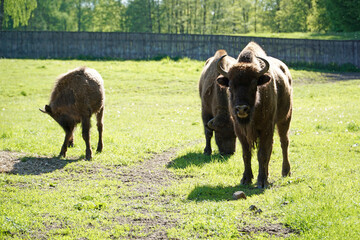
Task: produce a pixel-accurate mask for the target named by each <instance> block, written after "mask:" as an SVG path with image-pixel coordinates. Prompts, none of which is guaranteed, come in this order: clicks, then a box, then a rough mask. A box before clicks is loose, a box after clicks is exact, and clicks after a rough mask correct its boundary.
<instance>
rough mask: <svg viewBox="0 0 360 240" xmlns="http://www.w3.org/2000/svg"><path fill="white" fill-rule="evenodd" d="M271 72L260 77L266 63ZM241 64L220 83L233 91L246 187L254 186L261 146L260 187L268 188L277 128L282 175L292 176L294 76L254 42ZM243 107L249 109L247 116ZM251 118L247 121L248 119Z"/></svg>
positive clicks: (232, 106) (232, 111) (245, 50)
mask: <svg viewBox="0 0 360 240" xmlns="http://www.w3.org/2000/svg"><path fill="white" fill-rule="evenodd" d="M256 56H259V57H262V58H264V59H266V60H267V61H268V62H269V65H270V68H269V70H268V71H267V73H265V74H264V75H262V76H258V75H257V73H259V71H260V70H261V69H262V68H263V67H264V65H265V63H264V62H263V61H261V60H259V59H258V58H256ZM237 60H238V62H237V63H236V64H234V65H232V66H231V67H230V69H229V71H228V74H227V77H224V78H219V80H218V83H219V84H220V85H222V86H226V87H230V88H229V101H230V112H231V114H232V116H233V119H234V124H235V125H234V126H235V132H236V135H237V137H238V138H239V140H240V142H241V145H242V149H243V160H244V165H245V171H244V174H243V178H242V180H241V183H242V184H250V183H251V179H252V178H253V173H252V170H251V155H252V153H251V150H252V148H253V147H254V146H255V144H256V143H257V145H258V161H259V174H258V180H257V181H258V186H259V187H265V186H266V185H267V184H268V175H269V174H268V166H269V161H270V155H271V152H272V146H273V134H274V128H275V124H276V125H277V128H278V133H279V136H280V141H281V148H282V153H283V166H282V175H283V176H288V175H290V163H289V160H288V145H289V137H288V134H289V125H290V121H291V113H292V88H291V74H290V72H289V70H288V68H287V66H286V65H285V64H284V63H283V62H281V61H280V60H278V59H275V58H272V57H269V56H266V53H265V52H264V50H262V48H261V47H260V46H259V45H257V44H256V43H254V42H250V43H249V44H248V45H247V46H246V47H245V48H244V49H243V51H242V52H241V53H240V55H239V57H238V59H237ZM240 106H247V107H248V108H246V109H247V113H248V115H247V114H245V115H243V114H244V113H243V112H241V111H242V110H239V109H241V107H240ZM244 116H247V117H244Z"/></svg>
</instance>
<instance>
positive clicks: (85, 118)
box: [40, 67, 105, 160]
mask: <svg viewBox="0 0 360 240" xmlns="http://www.w3.org/2000/svg"><path fill="white" fill-rule="evenodd" d="M104 102H105V92H104V83H103V79H102V78H101V76H100V74H99V73H98V72H97V71H96V70H95V69H91V68H88V67H79V68H76V69H74V70H72V71H69V72H68V73H66V74H64V75H62V76H60V77H59V78H58V79H57V81H56V83H55V86H54V88H53V91H52V93H51V98H50V103H49V105H45V109H44V110H42V109H40V111H41V112H43V113H46V114H49V115H50V116H51V117H52V118H53V119H54V120H55V121H56V122H58V123H59V124H60V126H61V127H62V128H63V129H64V131H65V140H64V143H63V145H62V147H61V151H60V155H59V157H61V156H63V157H65V156H66V151H67V147H68V146H69V147H70V146H73V144H74V137H73V133H74V129H75V127H76V125H77V124H78V123H80V122H81V123H82V137H83V139H84V141H85V144H86V159H88V160H89V159H91V157H92V151H91V146H90V118H91V115H92V114H94V113H95V114H96V120H97V129H98V131H99V142H98V146H97V152H101V151H102V149H103V140H102V132H103V116H104Z"/></svg>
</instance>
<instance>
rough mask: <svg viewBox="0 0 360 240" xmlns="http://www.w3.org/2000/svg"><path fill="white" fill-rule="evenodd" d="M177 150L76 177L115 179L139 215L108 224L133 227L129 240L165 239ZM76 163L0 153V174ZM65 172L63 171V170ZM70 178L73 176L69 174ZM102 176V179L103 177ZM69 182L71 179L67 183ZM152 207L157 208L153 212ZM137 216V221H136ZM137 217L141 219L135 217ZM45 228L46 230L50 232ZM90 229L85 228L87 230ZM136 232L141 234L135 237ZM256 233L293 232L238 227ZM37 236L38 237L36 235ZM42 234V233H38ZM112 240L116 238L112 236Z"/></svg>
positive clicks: (171, 217) (92, 167)
mask: <svg viewBox="0 0 360 240" xmlns="http://www.w3.org/2000/svg"><path fill="white" fill-rule="evenodd" d="M178 150H180V149H179V148H173V149H170V150H168V151H166V152H162V153H159V154H155V155H154V156H153V157H151V158H150V159H146V160H144V161H143V162H141V163H139V164H136V165H133V166H130V167H121V166H119V167H105V166H101V165H99V164H97V163H95V162H89V164H88V165H87V166H88V167H86V168H85V169H84V168H82V169H80V170H79V171H80V173H79V174H87V175H88V177H89V179H91V180H96V178H97V177H99V176H97V174H94V173H97V172H98V171H100V170H101V172H102V174H104V175H105V176H106V177H107V178H109V179H110V178H111V179H114V178H116V179H119V180H120V181H121V182H122V183H124V184H125V185H126V186H127V187H129V189H130V191H131V192H132V194H130V195H127V196H119V198H121V199H122V200H124V201H125V202H126V207H127V208H131V209H132V211H134V212H136V213H139V214H135V215H134V217H132V216H124V215H122V214H121V213H119V214H118V215H117V214H115V215H114V214H111V215H112V216H113V217H111V220H112V221H113V222H116V223H118V224H129V225H131V226H135V227H136V226H137V227H138V229H140V230H136V231H138V232H136V231H135V232H129V235H128V236H127V238H129V239H169V238H168V236H167V230H168V229H170V228H172V227H175V226H176V225H177V224H178V219H177V212H178V211H179V210H178V209H176V207H174V206H173V205H172V201H171V200H172V199H171V198H172V197H171V196H166V195H163V194H161V190H162V189H164V188H166V187H168V186H170V185H171V184H176V182H177V181H181V178H183V177H179V176H176V175H175V174H174V173H172V172H171V171H169V170H168V169H167V167H166V166H167V165H168V164H170V163H171V161H172V160H173V159H174V158H175V157H176V153H177V151H178ZM75 161H79V160H78V159H74V160H62V159H58V158H51V157H41V156H39V157H26V155H25V154H23V153H15V152H9V151H0V173H11V174H20V175H39V174H43V173H48V172H52V171H55V170H58V169H60V171H62V170H61V169H62V168H64V166H65V165H66V164H69V163H72V162H75ZM39 169H40V170H39ZM64 171H65V170H64ZM72 174H73V173H72ZM104 175H103V176H104ZM69 180H71V179H69ZM153 206H159V208H157V209H161V211H160V210H156V208H155V209H154V208H153ZM136 216H137V217H136ZM138 216H141V217H138ZM53 227H54V226H49V227H48V228H47V229H48V230H49V229H52V228H53ZM91 227H92V226H89V228H91ZM139 231H140V233H141V234H139ZM258 233H268V234H269V235H273V236H277V237H289V236H290V235H291V234H294V233H295V231H294V230H292V229H290V228H288V227H286V226H284V225H283V224H281V223H278V224H270V223H266V222H264V223H263V224H262V225H261V226H260V227H256V226H252V225H246V224H245V225H244V226H241V227H239V234H240V235H241V236H244V235H248V236H252V234H258ZM39 234H40V233H39ZM41 234H45V233H41ZM113 238H114V239H116V238H117V236H113Z"/></svg>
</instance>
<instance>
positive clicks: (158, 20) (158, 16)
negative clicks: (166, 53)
mask: <svg viewBox="0 0 360 240" xmlns="http://www.w3.org/2000/svg"><path fill="white" fill-rule="evenodd" d="M157 22H158V33H161V21H160V0H158V1H157Z"/></svg>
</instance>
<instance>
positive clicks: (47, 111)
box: [41, 105, 52, 114]
mask: <svg viewBox="0 0 360 240" xmlns="http://www.w3.org/2000/svg"><path fill="white" fill-rule="evenodd" d="M41 111H42V112H44V113H48V114H51V113H52V110H51V107H50V106H49V105H45V111H44V110H41Z"/></svg>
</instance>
